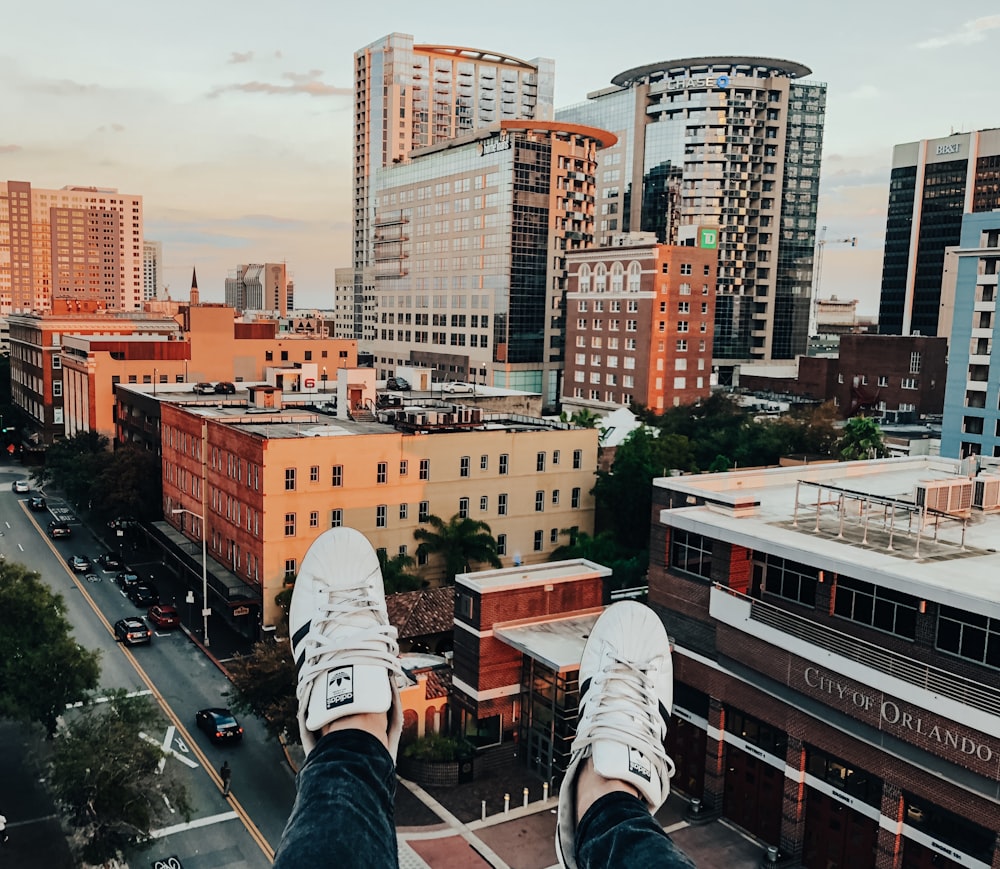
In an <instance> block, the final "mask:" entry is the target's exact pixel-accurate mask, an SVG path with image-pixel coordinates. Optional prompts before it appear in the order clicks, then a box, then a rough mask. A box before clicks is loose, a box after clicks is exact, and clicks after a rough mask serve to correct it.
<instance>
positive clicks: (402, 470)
mask: <svg viewBox="0 0 1000 869" xmlns="http://www.w3.org/2000/svg"><path fill="white" fill-rule="evenodd" d="M409 470H410V463H409V462H408V461H406V459H400V461H399V476H401V477H405V476H406V475H407V473H408V472H409Z"/></svg>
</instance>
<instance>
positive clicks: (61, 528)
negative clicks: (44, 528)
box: [49, 520, 73, 540]
mask: <svg viewBox="0 0 1000 869" xmlns="http://www.w3.org/2000/svg"><path fill="white" fill-rule="evenodd" d="M72 533H73V529H72V528H70V527H69V523H68V522H56V521H55V520H53V521H52V522H49V537H51V538H52V539H53V540H55V539H56V538H57V537H69V536H70V535H71V534H72Z"/></svg>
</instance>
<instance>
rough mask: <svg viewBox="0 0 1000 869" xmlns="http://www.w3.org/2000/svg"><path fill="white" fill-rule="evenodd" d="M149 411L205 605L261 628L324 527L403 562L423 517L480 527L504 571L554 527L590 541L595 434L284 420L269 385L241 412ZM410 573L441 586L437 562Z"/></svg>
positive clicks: (481, 420)
mask: <svg viewBox="0 0 1000 869" xmlns="http://www.w3.org/2000/svg"><path fill="white" fill-rule="evenodd" d="M356 373H357V374H358V375H359V376H358V377H355V376H354V375H355V372H351V371H347V372H345V373H344V382H345V388H347V389H348V391H350V390H352V389H353V386H354V384H357V386H358V388H359V389H360V390H361V392H362V393H363V395H362V396H361V397H360V400H359V401H355V400H352V401H351V402H350V405H351V407H354V406H356V405H357V404H359V403H360V404H364V403H365V400H364V395H367V394H370V393H373V392H374V388H375V384H374V379H373V378H370V377H369V378H367V379H366V378H365V377H364V376H363V375H365V374H366V373H367V374H370V373H371V372H370V371H367V372H366V370H365V369H358V370H357V371H356ZM352 395H353V393H352ZM341 404H344V402H342V403H341ZM161 405H162V406H161V435H162V455H163V497H164V502H163V512H164V516H165V518H166V520H167V522H169V523H171V524H172V525H173V526H174V527H175V528H177V529H180V530H182V531H183V532H184V533H185V534H186V535H187V536H188V537H189V538H190V539H192V540H194V541H199V542H200V540H201V520H200V517H201V516H203V515H205V516H207V538H206V543H207V548H208V552H209V556H210V559H211V560H212V562H213V563H212V568H213V569H212V574H213V575H215V574H216V573H219V577H218V578H216V579H215V580H212V585H213V590H214V594H212V593H210V598H214V600H212V601H211V602H212V603H213V604H215V605H216V608H217V609H218V604H219V603H220V601H224V603H225V606H230V605H232V607H233V608H234V609H235V608H241V612H242V608H247V607H249V606H251V605H253V606H260V607H262V608H263V609H262V612H263V615H262V621H261V624H262V625H263V626H265V627H267V626H271V625H274V624H275V621H276V619H277V615H278V613H277V607H276V604H275V602H274V598H275V595H276V594H277V593H278V592H279V591H281V589H282V588H283V587H284V585H285V583H286V582H288V581H290V580H291V579H292V578H293V577H294V576H295V574H296V572H297V570H298V566H299V565H300V564H301V562H302V558H303V557H304V556H305V553H306V550H307V549H308V548H309V545H310V543H312V541H313V540H314V539H315V538H316V536H317V535H319V534H320V533H322V531H324V530H326V529H327V528H330V527H332V526H338V525H345V526H350V527H353V528H357V529H358V530H360V531H362V532H363V533H364V534H365V535H366V536H367V537H368V539H369V540H371V541H372V544H373V545H374V546H375V547H377V548H379V549H382V550H384V551H385V552H386V554H388V555H390V556H392V555H396V554H397V553H407V554H410V555H414V554H415V553H416V549H417V541H416V540H415V539H414V537H413V532H414V531H415V530H416V529H417V528H418V527H421V524H422V523H424V522H425V521H426V518H427V516H428V515H436V516H439V517H441V518H442V519H445V520H447V519H450V518H451V517H452V516H453V515H455V514H456V513H458V514H464V515H467V516H469V517H471V518H473V519H476V520H481V521H484V522H486V523H488V524H489V526H490V528H491V530H492V533H493V536H494V537H495V538H496V540H497V542H498V544H499V547H500V555H501V559H502V561H503V563H504V565H506V566H508V567H509V566H517V565H520V564H533V563H539V562H543V561H547V560H548V559H549V558H550V556H551V554H552V552H553V551H554V550H555V549H556V548H557V547H558V546H560V545H563V544H565V543H566V542H567V540H566V538H565V536H560V532H561V531H562V530H563V529H566V528H572V527H576V528H577V529H579V530H580V531H583V532H586V533H588V534H590V533H593V528H594V499H593V497H592V496H591V494H590V490H591V488H592V487H593V479H594V468H595V467H596V464H597V431H596V430H594V429H581V428H573V427H569V426H565V425H562V424H559V423H547V422H545V421H543V420H541V419H536V420H529V419H527V418H523V417H517V418H515V417H511V416H509V415H504V414H490V413H485V412H483V411H480V410H479V409H478V408H472V407H462V406H460V405H452V404H446V403H442V402H436V403H433V405H431V406H428V407H425V408H423V409H420V408H414V407H409V408H407V409H406V413H401V414H400V415H399V416H397V417H396V418H395V419H393V420H392V421H386V422H381V421H379V420H377V419H374V418H372V417H371V416H370V415H367V414H360V415H358V417H357V418H354V419H351V418H348V415H347V414H346V413H345V412H344V411H343V408H341V411H340V412H339V415H338V413H336V412H331V413H324V412H322V411H321V410H319V409H318V408H317V409H304V408H298V409H292V408H284V407H283V406H282V395H281V392H280V391H279V390H274V389H272V388H270V387H266V388H256V387H251V390H250V393H249V399H248V401H247V402H246V403H245V404H244V405H243V406H241V407H234V406H222V407H220V406H217V405H214V404H213V405H211V406H204V405H203V406H198V407H195V406H180V405H172V404H170V403H168V402H162V401H161ZM381 418H383V419H387V420H388V419H389V418H388V417H385V416H383V417H381ZM178 508H181V509H184V510H188V511H190V513H192V514H195V515H194V516H192V515H188V514H186V513H181V514H174V513H172V511H173V510H174V509H178ZM182 520H183V521H182ZM420 562H421V563H420V564H419V566H418V568H417V569H418V570H419V571H420V572H421V573H423V574H424V575H426V576H427V577H428V578H430V579H437V578H440V577H441V576H442V565H440V564H438V563H437V562H436V561H435V560H432V561H430V562H429V563H428V562H424V561H423V559H420ZM226 577H229V579H227V578H226ZM227 583H228V585H227ZM248 602H249V603H248ZM224 609H225V607H223V610H224ZM236 624H237V627H241V626H240V625H239V623H236ZM242 627H243V628H246V627H247V626H246V625H244V626H242Z"/></svg>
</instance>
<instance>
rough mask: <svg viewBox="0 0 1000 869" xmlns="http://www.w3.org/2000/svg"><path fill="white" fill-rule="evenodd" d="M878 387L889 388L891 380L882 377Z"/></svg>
mask: <svg viewBox="0 0 1000 869" xmlns="http://www.w3.org/2000/svg"><path fill="white" fill-rule="evenodd" d="M878 385H879V386H888V385H889V378H888V377H886V376H885V375H884V374H882V375H880V376H879V379H878Z"/></svg>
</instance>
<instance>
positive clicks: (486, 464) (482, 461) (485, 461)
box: [479, 456, 490, 471]
mask: <svg viewBox="0 0 1000 869" xmlns="http://www.w3.org/2000/svg"><path fill="white" fill-rule="evenodd" d="M489 468H490V457H489V456H480V457H479V470H480V471H488V470H489Z"/></svg>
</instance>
